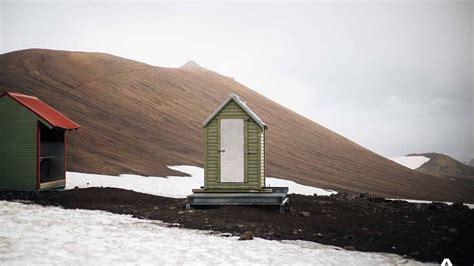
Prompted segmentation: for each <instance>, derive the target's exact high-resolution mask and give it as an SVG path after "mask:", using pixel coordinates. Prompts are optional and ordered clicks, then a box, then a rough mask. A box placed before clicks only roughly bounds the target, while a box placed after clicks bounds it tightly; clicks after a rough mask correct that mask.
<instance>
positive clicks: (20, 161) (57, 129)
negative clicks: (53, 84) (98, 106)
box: [0, 92, 79, 190]
mask: <svg viewBox="0 0 474 266" xmlns="http://www.w3.org/2000/svg"><path fill="white" fill-rule="evenodd" d="M78 128H79V125H77V124H76V123H74V122H73V121H72V120H70V119H69V118H67V117H66V116H64V115H62V114H61V113H59V112H58V111H56V110H55V109H53V108H52V107H50V106H48V105H47V104H45V103H44V102H42V101H41V100H39V99H38V98H36V97H33V96H29V95H25V94H20V93H14V92H5V93H3V94H1V95H0V190H45V189H53V188H61V187H64V186H65V185H66V135H65V131H67V130H72V129H78Z"/></svg>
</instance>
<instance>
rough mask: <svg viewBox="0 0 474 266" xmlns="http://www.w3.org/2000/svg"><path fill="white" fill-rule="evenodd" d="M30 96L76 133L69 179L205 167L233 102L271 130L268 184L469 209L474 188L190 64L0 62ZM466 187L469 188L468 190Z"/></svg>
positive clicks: (57, 56) (2, 75) (7, 57)
mask: <svg viewBox="0 0 474 266" xmlns="http://www.w3.org/2000/svg"><path fill="white" fill-rule="evenodd" d="M3 90H13V91H19V92H23V93H30V94H34V95H36V96H38V97H39V98H40V99H43V100H44V101H45V102H47V103H48V104H50V105H51V106H53V107H54V108H56V109H58V110H59V111H61V112H63V113H64V114H66V115H67V116H69V117H71V118H72V119H73V120H74V121H76V122H78V123H79V124H80V125H81V126H82V128H81V129H80V130H78V131H74V132H70V134H68V143H69V146H68V159H69V164H68V170H69V171H78V172H90V173H104V174H122V173H136V174H142V175H160V176H163V175H170V174H176V172H173V171H172V170H170V169H168V168H167V167H166V165H176V164H189V165H196V166H202V158H203V135H202V129H201V123H202V121H203V120H204V119H205V118H206V117H207V116H208V115H209V114H210V113H211V112H212V111H213V110H214V109H215V108H216V107H217V106H218V105H219V104H220V103H221V102H222V101H223V100H224V99H225V97H226V96H227V95H228V94H229V93H230V92H235V93H237V94H238V95H240V96H241V97H242V98H244V99H245V100H246V101H247V104H248V106H249V107H250V108H252V109H253V110H254V111H255V112H256V113H257V114H258V115H259V116H260V117H261V118H262V119H263V120H264V121H265V122H266V123H267V125H268V127H269V130H268V131H267V150H266V151H267V158H266V160H267V175H268V176H274V177H280V178H285V179H290V180H294V181H297V182H300V183H302V184H306V185H313V186H318V187H322V188H329V189H334V190H337V191H358V192H363V191H367V192H369V193H372V194H374V195H378V196H386V197H403V198H413V199H437V200H462V201H469V202H474V183H469V182H468V183H465V184H460V183H450V182H448V181H446V180H444V179H440V178H436V177H433V176H428V175H424V174H422V173H418V172H415V171H412V170H410V169H407V168H405V167H403V166H401V165H398V164H396V163H394V162H392V161H390V160H388V159H386V158H383V157H381V156H379V155H377V154H375V153H373V152H371V151H369V150H367V149H365V148H363V147H361V146H359V145H357V144H355V143H354V142H352V141H350V140H348V139H346V138H344V137H342V136H340V135H338V134H336V133H334V132H332V131H330V130H328V129H326V128H324V127H322V126H320V125H319V124H317V123H315V122H313V121H311V120H309V119H307V118H304V117H303V116H300V115H298V114H296V113H295V112H293V111H291V110H289V109H287V108H285V107H283V106H281V105H279V104H277V103H275V102H273V101H271V100H269V99H268V98H266V97H264V96H262V95H260V94H258V93H257V92H255V91H253V90H251V89H249V88H247V87H245V86H243V85H241V84H239V83H237V82H235V81H234V80H233V79H232V78H228V77H225V76H222V75H219V74H217V73H215V72H212V71H209V70H206V69H204V68H201V67H199V66H198V65H196V64H194V63H191V64H187V65H185V66H184V67H182V68H161V67H155V66H150V65H147V64H143V63H139V62H135V61H131V60H127V59H124V58H119V57H115V56H111V55H107V54H100V53H81V52H66V51H51V50H38V49H33V50H23V51H17V52H12V53H7V54H3V55H0V91H3ZM466 182H467V181H466Z"/></svg>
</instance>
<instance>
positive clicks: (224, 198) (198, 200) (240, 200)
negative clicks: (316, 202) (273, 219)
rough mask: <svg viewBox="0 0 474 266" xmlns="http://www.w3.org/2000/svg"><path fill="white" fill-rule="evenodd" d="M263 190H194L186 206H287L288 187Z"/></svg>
mask: <svg viewBox="0 0 474 266" xmlns="http://www.w3.org/2000/svg"><path fill="white" fill-rule="evenodd" d="M263 191H264V192H247V193H246V192H206V191H205V190H201V191H199V192H197V191H195V192H194V193H193V194H191V195H189V196H188V202H187V204H186V208H187V209H189V208H191V207H192V206H219V205H272V206H280V212H285V211H286V209H287V208H288V204H289V198H288V195H287V193H288V188H287V187H278V188H265V190H263Z"/></svg>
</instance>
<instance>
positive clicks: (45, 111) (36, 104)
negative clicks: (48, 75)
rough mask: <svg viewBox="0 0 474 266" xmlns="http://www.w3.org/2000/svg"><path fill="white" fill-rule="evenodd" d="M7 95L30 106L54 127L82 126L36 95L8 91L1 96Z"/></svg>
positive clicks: (73, 127)
mask: <svg viewBox="0 0 474 266" xmlns="http://www.w3.org/2000/svg"><path fill="white" fill-rule="evenodd" d="M5 95H7V96H10V98H12V99H13V100H15V101H17V102H18V103H20V104H21V105H23V106H25V107H26V108H28V109H29V110H30V111H32V112H33V113H35V114H36V115H37V116H39V117H40V118H42V119H43V120H45V121H46V122H48V123H49V124H50V125H52V126H53V127H59V128H62V129H66V130H70V129H78V128H80V126H79V125H78V124H76V123H75V122H74V121H72V120H71V119H69V118H67V117H66V116H64V115H63V114H61V113H60V112H58V111H56V110H55V109H54V108H52V107H51V106H49V105H47V104H46V103H44V102H43V101H41V100H40V99H38V98H36V97H34V96H30V95H26V94H21V93H16V92H8V91H6V92H5V93H3V94H2V95H1V96H0V98H1V97H3V96H5Z"/></svg>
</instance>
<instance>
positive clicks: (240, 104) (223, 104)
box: [202, 93, 267, 129]
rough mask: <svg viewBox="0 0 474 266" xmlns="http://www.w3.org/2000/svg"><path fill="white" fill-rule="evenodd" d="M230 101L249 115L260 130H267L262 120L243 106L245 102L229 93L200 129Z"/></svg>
mask: <svg viewBox="0 0 474 266" xmlns="http://www.w3.org/2000/svg"><path fill="white" fill-rule="evenodd" d="M230 101H234V102H235V103H236V104H237V105H238V106H240V108H242V110H244V112H245V113H247V115H249V116H250V117H251V118H252V119H253V121H255V123H257V124H258V125H259V126H260V127H261V128H262V129H265V128H267V125H265V123H263V121H262V119H260V118H259V117H258V116H257V115H256V114H255V113H254V112H253V111H252V110H250V108H249V107H248V106H247V105H246V104H245V102H244V101H243V100H242V99H241V98H240V97H239V96H238V95H237V94H235V93H231V94H230V95H229V96H228V97H227V100H226V101H225V102H223V103H222V104H221V105H220V106H219V107H218V108H217V109H216V110H215V111H214V112H213V113H212V114H211V115H210V116H209V117H208V118H207V119H206V120H205V121H204V123H202V127H205V126H207V124H209V122H211V121H212V119H214V117H216V115H217V114H219V113H220V111H222V109H224V107H225V106H226V105H227V104H228V103H229V102H230Z"/></svg>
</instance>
